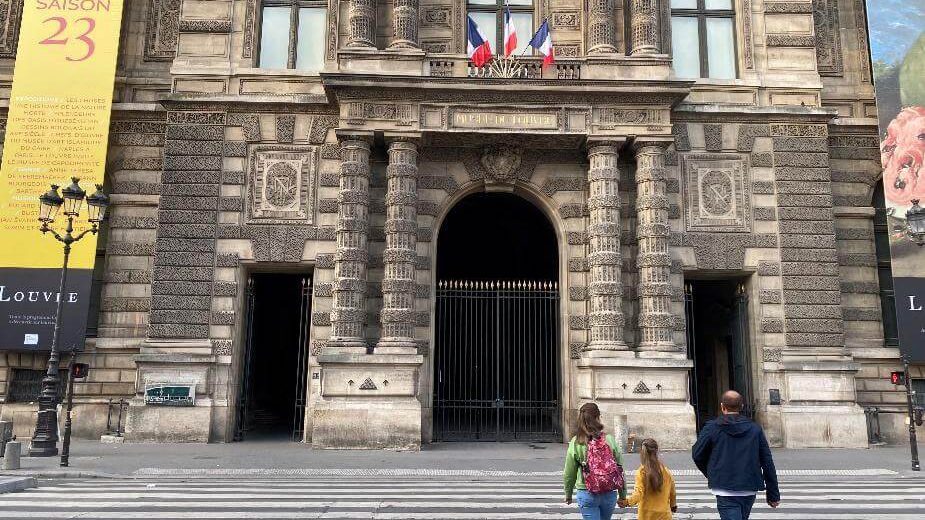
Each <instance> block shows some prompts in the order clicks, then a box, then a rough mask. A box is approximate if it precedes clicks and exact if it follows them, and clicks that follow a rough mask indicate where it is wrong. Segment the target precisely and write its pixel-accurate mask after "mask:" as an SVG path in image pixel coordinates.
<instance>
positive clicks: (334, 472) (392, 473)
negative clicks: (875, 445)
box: [132, 468, 899, 478]
mask: <svg viewBox="0 0 925 520" xmlns="http://www.w3.org/2000/svg"><path fill="white" fill-rule="evenodd" d="M635 473H636V472H635V471H627V475H635ZM673 473H674V475H675V476H679V477H700V472H699V471H697V470H692V469H685V470H675V471H673ZM777 473H778V475H780V476H790V477H850V476H870V477H876V476H896V475H899V473H898V472H896V471H892V470H889V469H880V468H868V469H853V470H779V471H778V472H777ZM132 476H133V477H135V478H138V477H475V478H518V477H519V478H549V477H555V478H561V477H562V472H561V471H505V470H441V469H415V468H409V469H337V468H329V469H321V468H319V469H264V468H239V469H235V468H221V469H175V468H141V469H139V470H137V471H135V472H134V473H132Z"/></svg>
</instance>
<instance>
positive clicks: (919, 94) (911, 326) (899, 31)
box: [867, 0, 925, 362]
mask: <svg viewBox="0 0 925 520" xmlns="http://www.w3.org/2000/svg"><path fill="white" fill-rule="evenodd" d="M867 19H868V31H869V33H870V49H871V62H872V64H873V73H874V83H875V86H876V89H877V109H878V117H879V124H880V157H881V161H882V163H883V193H884V198H885V199H886V208H887V215H888V216H887V218H888V221H889V228H890V252H891V255H892V262H893V283H894V287H895V292H896V318H897V325H898V327H899V344H900V348H901V349H902V350H903V353H905V354H906V355H907V356H909V358H910V360H912V361H916V362H925V246H920V245H918V244H917V242H916V241H915V240H914V239H913V238H912V236H911V235H910V233H909V226H908V223H909V221H908V218H907V212H909V210H910V209H911V208H912V206H913V205H914V204H915V203H916V201H918V202H919V204H920V205H925V167H923V158H925V137H923V136H925V79H923V78H925V32H923V31H925V0H867Z"/></svg>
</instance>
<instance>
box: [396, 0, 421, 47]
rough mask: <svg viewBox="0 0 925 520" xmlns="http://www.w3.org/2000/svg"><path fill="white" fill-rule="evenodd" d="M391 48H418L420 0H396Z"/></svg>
mask: <svg viewBox="0 0 925 520" xmlns="http://www.w3.org/2000/svg"><path fill="white" fill-rule="evenodd" d="M389 48H390V49H418V48H420V46H419V45H418V0H394V3H393V4H392V42H391V43H389Z"/></svg>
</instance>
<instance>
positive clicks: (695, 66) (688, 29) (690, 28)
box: [671, 16, 700, 78]
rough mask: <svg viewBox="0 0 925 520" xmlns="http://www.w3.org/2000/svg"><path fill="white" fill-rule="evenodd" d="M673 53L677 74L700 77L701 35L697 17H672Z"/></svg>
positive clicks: (673, 62) (682, 76)
mask: <svg viewBox="0 0 925 520" xmlns="http://www.w3.org/2000/svg"><path fill="white" fill-rule="evenodd" d="M671 53H672V58H673V61H672V67H674V73H675V75H676V76H678V77H679V78H699V77H700V36H699V31H698V29H697V19H696V18H693V17H689V16H673V17H671Z"/></svg>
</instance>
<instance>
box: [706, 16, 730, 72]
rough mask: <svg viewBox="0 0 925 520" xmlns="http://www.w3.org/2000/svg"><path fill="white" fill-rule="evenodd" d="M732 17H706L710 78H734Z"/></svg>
mask: <svg viewBox="0 0 925 520" xmlns="http://www.w3.org/2000/svg"><path fill="white" fill-rule="evenodd" d="M732 30H733V28H732V18H707V61H708V64H709V71H710V77H711V78H717V79H735V77H736V63H735V40H734V39H733V34H732Z"/></svg>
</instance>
